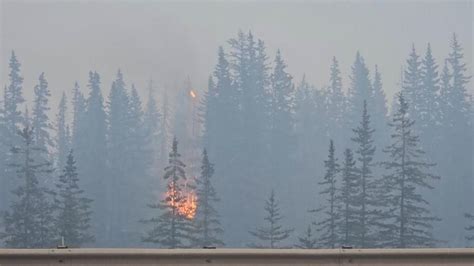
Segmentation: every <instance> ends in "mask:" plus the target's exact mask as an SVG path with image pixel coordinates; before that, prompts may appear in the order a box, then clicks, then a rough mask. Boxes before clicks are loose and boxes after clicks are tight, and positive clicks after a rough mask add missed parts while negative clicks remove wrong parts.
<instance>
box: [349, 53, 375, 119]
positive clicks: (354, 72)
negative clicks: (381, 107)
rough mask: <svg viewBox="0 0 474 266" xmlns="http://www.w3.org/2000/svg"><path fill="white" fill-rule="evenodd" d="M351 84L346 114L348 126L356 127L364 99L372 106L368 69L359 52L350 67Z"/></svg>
mask: <svg viewBox="0 0 474 266" xmlns="http://www.w3.org/2000/svg"><path fill="white" fill-rule="evenodd" d="M350 79H351V84H350V90H349V99H348V102H349V113H348V116H347V119H348V121H347V124H348V126H350V128H354V127H356V125H357V124H358V123H357V121H358V120H359V114H360V113H361V110H362V109H363V104H364V101H367V102H368V103H369V106H371V107H372V106H373V104H372V103H373V92H372V84H371V82H370V77H369V70H368V69H367V66H366V64H365V60H364V58H363V57H362V56H361V55H360V53H359V52H357V54H356V59H355V61H354V64H353V66H352V69H351V76H350Z"/></svg>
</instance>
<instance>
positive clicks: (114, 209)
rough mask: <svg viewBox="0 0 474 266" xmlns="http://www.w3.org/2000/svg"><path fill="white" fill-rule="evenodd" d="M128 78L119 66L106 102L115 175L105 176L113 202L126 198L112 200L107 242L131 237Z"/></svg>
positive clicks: (111, 157)
mask: <svg viewBox="0 0 474 266" xmlns="http://www.w3.org/2000/svg"><path fill="white" fill-rule="evenodd" d="M125 86H126V85H125V81H124V79H123V74H122V72H121V71H120V69H119V70H118V71H117V75H116V79H115V80H114V81H113V83H112V87H111V90H110V93H109V97H108V102H107V122H108V128H107V129H108V130H107V145H108V147H107V149H108V154H107V155H108V156H107V159H108V163H109V168H108V171H109V174H108V176H110V177H113V178H111V179H110V180H105V181H106V182H107V184H108V185H107V186H108V187H110V190H111V191H114V193H112V194H111V195H110V197H111V198H110V204H112V203H113V202H120V201H125V203H123V204H121V205H117V204H112V205H111V206H110V207H109V210H110V215H108V216H107V224H108V226H110V228H111V229H110V230H109V232H108V235H107V242H109V244H112V243H113V244H112V245H116V244H118V243H119V242H125V241H130V240H129V239H124V238H123V233H124V232H126V230H127V228H125V224H124V217H123V215H121V214H122V211H123V210H124V211H128V208H127V206H128V203H130V200H131V199H127V200H124V199H123V197H124V196H125V195H126V194H125V191H126V190H127V189H128V188H130V181H131V180H133V179H132V178H131V176H130V175H129V173H130V170H131V168H132V167H133V166H132V165H131V162H130V160H131V154H130V144H131V143H130V137H131V136H130V134H131V130H132V128H131V126H132V125H131V123H130V122H131V119H130V115H129V111H130V110H129V104H130V100H129V95H128V93H127V90H126V88H125Z"/></svg>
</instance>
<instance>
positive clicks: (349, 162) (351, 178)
mask: <svg viewBox="0 0 474 266" xmlns="http://www.w3.org/2000/svg"><path fill="white" fill-rule="evenodd" d="M341 174H342V183H341V189H340V194H339V201H340V204H341V206H340V207H341V219H340V225H339V226H338V227H339V230H340V234H341V242H342V244H344V245H346V246H354V245H356V243H357V242H358V237H359V234H358V232H359V231H360V228H359V227H358V226H359V218H360V217H359V214H360V211H359V208H360V207H361V206H360V204H359V203H360V186H361V184H360V175H359V171H358V169H357V168H356V162H355V160H354V155H353V153H352V150H350V149H346V150H344V162H343V165H342V168H341Z"/></svg>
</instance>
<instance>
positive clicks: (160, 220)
mask: <svg viewBox="0 0 474 266" xmlns="http://www.w3.org/2000/svg"><path fill="white" fill-rule="evenodd" d="M180 157H181V155H180V154H179V153H178V141H177V140H176V138H174V139H173V145H172V150H171V152H170V154H169V164H168V166H167V167H165V174H164V176H163V178H164V179H165V180H168V184H167V192H166V193H165V197H164V199H162V200H161V201H160V202H159V203H153V204H149V205H148V206H149V207H150V208H152V209H160V210H161V213H160V215H159V216H157V217H152V218H151V219H148V220H143V221H142V222H143V223H145V224H151V225H152V226H153V227H152V228H151V229H150V230H149V231H148V232H147V233H146V236H145V237H143V239H142V240H143V242H150V243H157V244H159V245H160V246H162V247H167V248H181V247H186V246H189V244H190V240H191V232H192V223H191V220H192V218H194V213H195V199H193V196H191V197H189V196H188V195H189V194H188V195H187V194H186V193H187V189H192V188H193V187H192V186H190V185H188V186H185V182H186V172H185V167H186V165H185V164H184V163H183V162H182V161H181V160H180ZM190 199H191V200H190ZM192 206H194V207H192Z"/></svg>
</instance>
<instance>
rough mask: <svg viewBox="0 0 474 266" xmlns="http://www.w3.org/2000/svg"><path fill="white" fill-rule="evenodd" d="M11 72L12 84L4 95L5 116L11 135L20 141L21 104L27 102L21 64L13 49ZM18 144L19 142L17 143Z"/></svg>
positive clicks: (10, 64)
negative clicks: (24, 95)
mask: <svg viewBox="0 0 474 266" xmlns="http://www.w3.org/2000/svg"><path fill="white" fill-rule="evenodd" d="M9 67H10V73H9V74H8V76H9V79H10V84H9V85H8V87H7V88H6V90H5V95H4V98H5V99H4V102H3V104H4V108H3V111H4V118H5V122H6V126H7V129H8V133H9V134H10V135H9V137H10V138H11V139H15V138H16V140H18V141H19V139H20V138H18V135H17V130H18V127H19V126H20V125H21V123H22V120H23V119H22V114H21V111H20V107H21V104H23V103H24V102H25V99H24V98H23V77H22V76H21V73H20V67H21V64H20V62H19V61H18V59H17V57H16V54H15V52H14V51H12V54H11V57H10V63H9ZM15 144H17V143H15Z"/></svg>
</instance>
